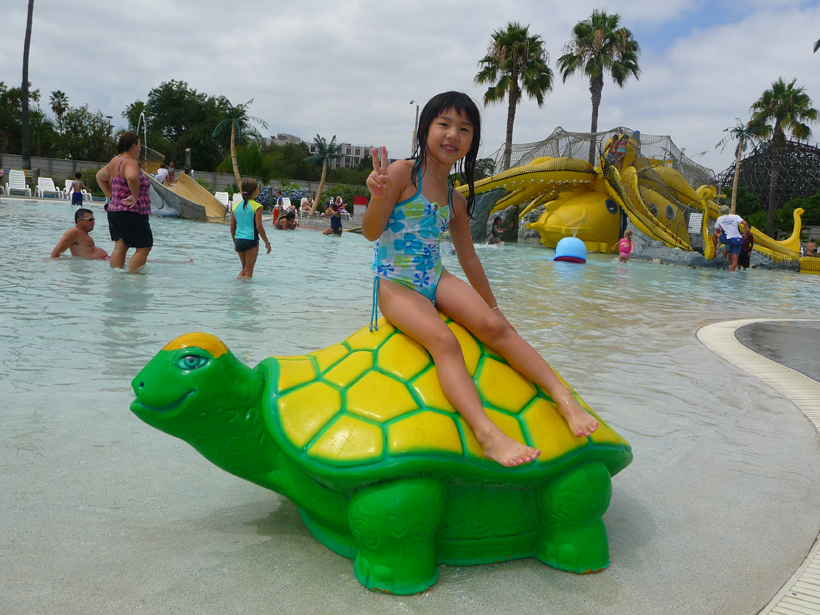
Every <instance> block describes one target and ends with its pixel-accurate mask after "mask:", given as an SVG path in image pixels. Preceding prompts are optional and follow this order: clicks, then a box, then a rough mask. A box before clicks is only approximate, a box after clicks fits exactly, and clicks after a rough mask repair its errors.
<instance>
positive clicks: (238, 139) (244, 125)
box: [211, 98, 268, 189]
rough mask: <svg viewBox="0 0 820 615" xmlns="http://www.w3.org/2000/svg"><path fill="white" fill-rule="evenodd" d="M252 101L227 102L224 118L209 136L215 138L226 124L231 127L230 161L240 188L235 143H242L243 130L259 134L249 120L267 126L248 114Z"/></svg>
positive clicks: (240, 178) (240, 177) (240, 181)
mask: <svg viewBox="0 0 820 615" xmlns="http://www.w3.org/2000/svg"><path fill="white" fill-rule="evenodd" d="M252 103H253V98H251V99H250V100H249V101H248V102H246V103H245V104H243V105H236V106H233V105H232V104H231V103H230V102H228V112H227V113H226V114H225V119H224V120H222V121H221V122H219V124H218V125H217V127H216V128H214V131H213V133H212V134H211V136H212V137H213V138H214V139H216V138H217V137H218V136H219V135H220V134H222V132H223V131H224V130H225V129H226V128H228V126H230V127H231V162H232V164H233V176H234V177H235V178H236V185H237V187H239V188H240V189H241V186H242V176H241V175H240V174H239V165H238V164H237V163H236V144H237V143H239V144H240V145H242V135H243V133H244V132H248V133H251V134H253V135H254V136H257V137H259V136H261V135H259V131H257V130H256V129H255V128H254V127H253V126H251V124H250V123H251V122H256V123H257V124H259V125H260V126H262V127H263V128H267V127H268V125H267V124H266V123H265V122H263V121H262V120H260V119H259V118H258V117H251V116H250V115H248V107H250V106H251V104H252Z"/></svg>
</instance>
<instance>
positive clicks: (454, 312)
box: [362, 92, 598, 466]
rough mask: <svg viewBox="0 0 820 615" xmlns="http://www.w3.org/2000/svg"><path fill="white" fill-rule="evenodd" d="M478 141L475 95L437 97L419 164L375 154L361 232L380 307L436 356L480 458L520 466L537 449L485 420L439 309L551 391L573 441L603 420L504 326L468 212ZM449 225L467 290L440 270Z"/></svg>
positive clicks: (421, 134)
mask: <svg viewBox="0 0 820 615" xmlns="http://www.w3.org/2000/svg"><path fill="white" fill-rule="evenodd" d="M480 141H481V116H480V115H479V112H478V107H477V106H476V104H475V103H474V102H473V101H472V99H471V98H470V97H469V96H467V95H466V94H462V93H459V92H446V93H444V94H439V95H438V96H435V97H434V98H433V99H431V100H430V102H428V103H427V104H426V105H425V107H424V110H423V111H422V113H421V116H420V117H419V127H418V145H417V146H416V151H415V152H414V157H413V158H411V159H409V160H400V161H397V162H394V163H393V164H391V165H389V166H388V159H387V149H386V148H384V147H382V148H381V152H379V151H377V150H376V149H374V150H373V151H372V157H373V169H374V170H373V173H371V174H370V176H369V177H368V178H367V186H368V188H369V189H370V192H371V198H370V203H369V205H368V207H367V210H366V211H365V214H364V218H363V220H362V234H363V235H364V236H365V237H366V238H367V239H369V240H370V241H375V242H376V243H375V246H374V255H373V269H374V274H375V283H374V286H375V289H374V301H377V302H378V307H379V308H380V309H381V311H382V313H383V314H384V316H385V317H386V318H387V320H389V321H390V322H391V323H393V324H394V325H395V326H396V327H398V328H399V329H401V331H403V332H404V333H405V334H407V335H409V336H410V337H412V338H413V339H414V340H416V341H417V342H418V343H420V344H421V345H422V346H424V347H425V348H426V349H427V350H428V352H429V353H430V354H431V355H432V357H433V360H434V361H435V364H436V371H437V372H438V377H439V383H440V384H441V388H442V391H443V392H444V395H445V396H446V397H447V400H448V401H449V402H450V403H451V404H452V405H453V407H454V408H456V410H458V412H459V413H460V414H461V416H463V417H464V419H465V421H466V422H467V423H468V424H469V425H470V427H471V428H472V430H473V432H474V433H475V435H476V439H477V440H478V442H479V444H480V445H481V448H482V451H483V452H484V456H485V457H486V458H488V459H493V460H494V461H497V462H498V463H500V464H501V465H504V466H517V465H521V464H524V463H529V462H531V461H533V460H535V459H536V458H537V457H538V456H539V455H540V454H541V451H539V450H537V449H534V448H530V447H528V446H525V445H524V444H521V443H520V442H516V441H515V440H513V439H511V438H509V437H508V436H507V435H506V434H504V432H502V431H501V430H500V429H499V428H498V426H496V425H495V423H493V422H492V421H491V420H490V418H489V417H488V416H487V414H486V412H485V411H484V408H483V407H482V405H481V399H480V398H479V396H478V391H477V390H476V387H475V383H474V382H473V380H472V377H471V376H470V373H469V372H468V371H467V367H466V365H465V363H464V357H463V355H462V353H461V347H460V345H459V343H458V340H457V339H456V337H455V335H454V334H453V332H452V331H451V330H450V328H449V327H447V325H446V324H445V323H444V321H443V320H442V319H441V318H440V317H439V314H438V311H439V310H440V311H441V312H443V313H445V314H447V315H448V316H449V317H450V318H452V319H453V320H455V321H456V322H458V323H460V324H461V325H463V326H464V327H466V328H467V329H468V330H469V331H470V332H471V333H472V334H473V335H475V336H476V337H477V338H478V339H479V340H481V341H482V342H483V343H485V344H486V345H488V346H490V347H491V348H493V349H495V350H496V351H497V352H498V353H499V354H501V356H503V357H504V358H505V359H506V360H507V362H508V363H509V364H510V365H511V366H512V367H513V368H514V369H516V370H518V371H519V372H520V373H521V374H523V375H524V376H525V377H527V378H529V379H530V380H532V381H533V382H535V383H536V384H538V385H539V386H541V387H542V388H543V389H545V390H546V391H547V392H548V393H549V394H550V396H551V397H552V398H553V399H554V400H555V403H556V404H557V405H558V408H559V410H560V411H561V413H562V414H563V416H564V418H565V419H566V420H567V422H568V423H569V426H570V429H572V431H573V433H575V435H577V436H588V435H589V434H591V433H592V432H593V431H595V430H596V429H597V428H598V422H597V420H595V417H594V416H592V415H591V414H589V413H587V412H586V411H585V410H584V409H583V408H581V406H580V405H579V404H578V402H577V401H576V400H575V398H574V397H573V396H572V394H571V393H570V392H569V391H568V390H567V388H566V387H565V386H564V385H563V384H562V383H561V381H560V380H559V379H558V377H557V376H556V375H555V372H553V371H552V369H551V368H550V366H549V365H548V364H547V362H546V361H544V359H543V358H542V357H541V356H540V355H539V354H538V353H537V352H536V351H535V350H534V349H533V348H532V346H530V345H529V344H528V343H527V342H526V341H525V340H524V339H523V338H522V337H521V336H519V335H518V333H516V331H515V329H514V328H513V327H512V325H510V324H509V322H507V319H506V318H505V317H504V314H502V313H501V310H500V309H499V308H498V303H497V302H496V300H495V296H494V295H493V292H492V290H491V289H490V284H489V282H488V281H487V276H486V274H485V273H484V268H483V267H482V266H481V261H479V260H478V257H477V256H476V252H475V248H474V247H473V242H472V237H471V235H470V216H471V213H472V210H473V207H474V205H475V190H474V183H475V163H476V158H477V156H478V148H479V143H480ZM380 154H381V156H380ZM454 165H457V169H458V171H460V172H461V173H463V175H464V177H465V178H466V179H467V186H468V192H469V194H468V197H467V198H465V197H464V195H462V194H461V193H460V192H459V191H454V190H453V189H452V186H451V185H450V183H449V176H450V172H451V170H452V168H453V166H454ZM447 229H449V231H450V237H451V238H452V241H453V246H454V247H455V249H456V254H457V256H458V261H459V264H460V265H461V268H462V270H463V271H464V274H465V275H466V277H467V279H468V280H469V284H468V283H466V282H464V281H463V280H461V279H460V278H457V277H456V276H454V275H452V274H450V273H449V272H448V271H447V270H446V269H444V267H443V266H442V265H441V256H440V244H441V236H442V234H443V233H444V231H445V230H447Z"/></svg>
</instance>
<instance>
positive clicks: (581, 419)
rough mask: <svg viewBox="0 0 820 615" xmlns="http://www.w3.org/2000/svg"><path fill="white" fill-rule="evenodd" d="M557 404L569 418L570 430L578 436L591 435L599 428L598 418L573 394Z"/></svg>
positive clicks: (560, 410)
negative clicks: (582, 405)
mask: <svg viewBox="0 0 820 615" xmlns="http://www.w3.org/2000/svg"><path fill="white" fill-rule="evenodd" d="M557 405H558V410H559V412H560V413H561V414H562V415H563V416H564V418H565V419H566V420H567V423H568V424H569V428H570V431H572V433H574V434H575V435H576V436H578V437H581V436H589V435H591V434H592V432H594V431H595V430H596V429H598V420H597V419H596V418H595V417H594V416H592V415H591V414H590V413H589V412H587V411H586V410H584V409H583V408H582V407H581V405H580V404H579V403H578V402H577V401H575V398H574V397H572V395H571V394H568V396H567V398H566V399H564V400H562V401H560V402H558V404H557Z"/></svg>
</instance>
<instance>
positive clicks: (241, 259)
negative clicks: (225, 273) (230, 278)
mask: <svg viewBox="0 0 820 615" xmlns="http://www.w3.org/2000/svg"><path fill="white" fill-rule="evenodd" d="M237 254H239V262H240V263H242V270H241V271H240V272H239V275H238V276H236V279H237V280H238V279H239V278H244V277H245V255H246V254H247V252H237Z"/></svg>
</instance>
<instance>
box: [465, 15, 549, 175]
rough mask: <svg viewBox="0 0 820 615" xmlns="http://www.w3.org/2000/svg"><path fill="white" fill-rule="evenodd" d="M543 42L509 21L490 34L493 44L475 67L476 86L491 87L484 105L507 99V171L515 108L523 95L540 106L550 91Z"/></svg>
mask: <svg viewBox="0 0 820 615" xmlns="http://www.w3.org/2000/svg"><path fill="white" fill-rule="evenodd" d="M548 64H549V54H548V53H547V50H546V49H544V41H543V39H542V38H541V37H540V36H539V35H537V34H530V33H529V26H522V25H521V24H519V23H513V22H510V23H508V24H507V27H506V28H505V29H504V30H496V31H495V32H493V36H492V42H490V47H489V49H488V50H487V55H486V56H484V58H482V59H481V60H480V61H479V62H478V65H479V66H480V67H481V70H479V72H478V74H477V75H476V76H475V83H476V85H483V84H490V87H489V88H488V89H487V91H486V92H485V93H484V106H485V107H486V106H487V105H489V104H490V103H496V102H497V103H500V102H501V101H502V100H504V97H505V96H506V97H507V138H506V140H505V141H504V170H507V169H509V168H510V158H511V156H512V138H513V124H514V123H515V109H516V107H517V106H518V103H519V102H521V98H522V96H523V95H524V94H526V95H527V96H528V97H530V98H534V99H535V101H536V102H537V103H538V106H539V107H541V106H543V104H544V97H545V95H546V94H547V93H549V92H550V91H552V78H553V75H552V69H551V68H550V67H549V66H548Z"/></svg>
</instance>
